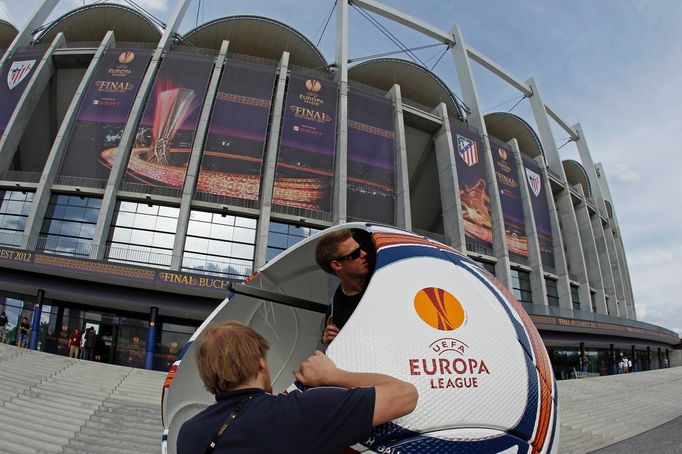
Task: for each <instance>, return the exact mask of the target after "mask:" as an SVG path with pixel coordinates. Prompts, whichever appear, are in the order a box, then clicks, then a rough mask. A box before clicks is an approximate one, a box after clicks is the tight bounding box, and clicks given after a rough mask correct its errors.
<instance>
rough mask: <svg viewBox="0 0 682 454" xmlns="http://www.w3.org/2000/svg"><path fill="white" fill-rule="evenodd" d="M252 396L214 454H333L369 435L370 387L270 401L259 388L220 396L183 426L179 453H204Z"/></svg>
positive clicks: (316, 390) (331, 389) (293, 394)
mask: <svg viewBox="0 0 682 454" xmlns="http://www.w3.org/2000/svg"><path fill="white" fill-rule="evenodd" d="M250 395H254V397H253V399H251V400H250V401H248V403H247V404H246V405H245V406H244V408H243V409H242V410H241V412H239V414H238V416H237V418H236V419H235V420H234V422H232V423H230V425H229V427H228V428H227V430H225V432H224V433H223V435H222V437H221V438H220V440H219V441H218V444H217V446H216V448H215V451H213V452H214V453H240V454H242V453H244V454H245V453H254V454H263V453H292V452H296V453H314V454H318V453H338V452H340V451H342V450H343V449H345V448H346V447H348V446H352V445H354V444H355V443H358V442H362V441H365V440H367V439H368V438H369V437H370V435H371V433H372V418H373V416H374V398H375V393H374V388H355V389H344V388H335V387H320V388H311V389H308V390H306V391H304V392H300V391H294V392H291V393H289V394H286V395H284V394H280V395H278V396H273V395H271V394H268V393H266V392H265V391H263V390H262V389H254V388H251V389H240V390H237V391H229V392H225V393H220V394H218V395H217V396H216V403H215V404H214V405H211V406H210V407H208V408H206V409H205V410H203V411H202V412H200V413H199V414H198V415H196V416H194V417H193V418H192V419H190V420H188V421H187V422H185V423H184V424H183V425H182V428H181V429H180V433H179V434H178V443H177V452H178V454H189V453H203V452H204V451H205V449H206V447H207V446H208V444H209V443H210V442H211V440H212V438H213V436H214V435H215V433H216V432H217V431H218V429H219V428H220V427H221V426H222V425H223V424H224V423H225V420H226V419H227V417H228V416H229V415H230V414H231V413H232V411H233V410H234V408H235V406H236V405H237V403H238V402H239V401H240V400H242V399H244V398H245V397H248V396H250Z"/></svg>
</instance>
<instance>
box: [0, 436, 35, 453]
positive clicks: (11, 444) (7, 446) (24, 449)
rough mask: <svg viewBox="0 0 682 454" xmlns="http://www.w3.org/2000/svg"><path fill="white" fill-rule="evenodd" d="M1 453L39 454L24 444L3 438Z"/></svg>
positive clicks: (0, 444)
mask: <svg viewBox="0 0 682 454" xmlns="http://www.w3.org/2000/svg"><path fill="white" fill-rule="evenodd" d="M0 453H2V454H5V453H7V454H37V453H38V450H37V449H34V448H32V447H29V446H26V444H24V443H23V441H22V442H19V443H16V442H15V441H13V440H9V439H7V438H4V437H3V438H2V443H0Z"/></svg>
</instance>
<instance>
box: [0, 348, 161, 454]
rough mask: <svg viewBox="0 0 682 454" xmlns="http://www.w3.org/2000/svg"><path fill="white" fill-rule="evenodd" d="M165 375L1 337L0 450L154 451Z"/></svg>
mask: <svg viewBox="0 0 682 454" xmlns="http://www.w3.org/2000/svg"><path fill="white" fill-rule="evenodd" d="M164 378H165V374H164V373H163V372H153V371H145V370H140V369H132V368H129V367H120V366H112V365H109V364H100V363H94V362H90V361H83V360H76V359H69V358H64V357H63V356H57V355H51V354H47V353H40V352H33V351H30V350H26V349H18V348H16V347H13V346H8V345H4V344H0V426H1V427H2V430H0V453H6V452H7V453H22V454H23V453H38V452H40V453H61V452H64V453H86V452H87V453H93V452H96V453H122V454H125V453H142V452H153V453H158V452H159V450H160V440H161V433H162V431H163V428H162V426H161V416H160V411H159V404H160V399H161V386H162V384H163V380H164Z"/></svg>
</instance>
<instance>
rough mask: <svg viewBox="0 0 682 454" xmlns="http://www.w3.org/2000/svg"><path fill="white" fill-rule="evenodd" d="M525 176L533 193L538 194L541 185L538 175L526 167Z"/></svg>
mask: <svg viewBox="0 0 682 454" xmlns="http://www.w3.org/2000/svg"><path fill="white" fill-rule="evenodd" d="M526 177H527V178H528V185H529V186H530V188H531V190H532V191H533V194H535V197H537V196H539V195H540V188H541V187H542V183H541V180H540V175H538V174H537V173H535V172H533V171H532V170H530V169H529V168H528V167H526Z"/></svg>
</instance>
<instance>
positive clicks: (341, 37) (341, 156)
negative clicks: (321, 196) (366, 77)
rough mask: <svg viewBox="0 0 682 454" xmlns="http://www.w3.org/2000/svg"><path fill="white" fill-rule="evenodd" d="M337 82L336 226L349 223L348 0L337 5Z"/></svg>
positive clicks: (333, 205) (334, 206)
mask: <svg viewBox="0 0 682 454" xmlns="http://www.w3.org/2000/svg"><path fill="white" fill-rule="evenodd" d="M335 78H336V82H337V83H338V84H339V103H338V110H337V118H336V156H335V157H334V192H333V199H332V215H333V221H334V224H340V223H343V222H346V218H347V212H348V210H347V203H348V202H347V199H348V194H347V191H348V0H338V1H337V2H336V74H335Z"/></svg>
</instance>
